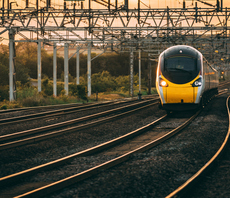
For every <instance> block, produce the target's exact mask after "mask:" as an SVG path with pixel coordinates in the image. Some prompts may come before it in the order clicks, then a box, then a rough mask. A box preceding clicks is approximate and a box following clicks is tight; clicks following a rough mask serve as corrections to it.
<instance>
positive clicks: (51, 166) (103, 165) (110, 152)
mask: <svg viewBox="0 0 230 198" xmlns="http://www.w3.org/2000/svg"><path fill="white" fill-rule="evenodd" d="M162 119H163V118H162ZM164 119H165V118H164ZM151 127H152V126H151ZM122 141H125V140H122ZM108 147H111V145H110V146H108ZM98 152H101V151H100V150H97V151H96V153H98ZM126 152H127V151H126ZM130 152H131V151H130ZM137 152H138V151H137ZM139 152H140V151H139ZM106 153H107V154H106V155H112V154H113V153H116V151H111V150H110V151H107V152H106ZM128 153H129V152H128ZM85 155H93V153H84V152H83V154H82V156H85ZM123 155H125V154H123ZM131 155H132V154H131ZM121 156H122V155H121ZM76 157H77V156H73V158H76ZM73 158H72V159H73ZM129 158H130V156H129V157H127V159H129ZM72 159H71V158H70V159H69V161H71V160H72ZM127 159H124V160H127ZM119 160H121V159H119ZM112 161H113V160H112ZM121 161H123V160H121ZM63 163H64V164H65V163H68V160H67V161H65V162H60V164H59V165H58V166H60V165H61V164H63ZM107 166H110V164H106V162H105V163H103V164H102V167H101V169H102V170H104V168H105V167H106V168H107ZM53 167H56V166H55V165H53V164H52V162H51V165H50V167H49V166H48V167H45V168H44V169H43V170H48V169H51V168H53ZM91 169H93V168H91ZM41 170H42V169H40V170H39V171H41ZM39 171H38V172H39ZM97 171H98V170H97V169H96V172H97ZM99 171H100V168H99ZM23 172H24V171H23ZM35 173H36V171H35V172H32V173H28V175H27V173H25V175H26V176H29V175H33V174H35ZM79 174H80V173H79ZM89 174H92V172H90V173H89ZM81 177H85V175H83V176H81ZM14 178H16V181H17V180H20V179H21V178H20V177H18V176H15V177H14ZM1 179H2V178H1ZM72 179H73V180H74V178H72ZM73 180H72V181H73ZM77 180H78V179H77ZM0 181H1V180H0ZM11 182H15V180H14V179H12V180H11V179H9V180H8V181H7V180H5V181H3V183H1V185H0V186H4V185H5V184H7V183H8V184H9V183H11ZM73 182H74V183H75V181H73ZM55 185H56V184H55ZM58 185H59V184H58ZM60 185H63V184H60ZM68 185H69V184H68ZM51 188H53V187H51ZM54 191H55V190H54ZM26 196H27V195H26ZM28 196H30V194H28ZM38 196H40V195H38ZM42 196H43V195H42ZM19 197H20V196H19ZM22 197H23V196H22ZM31 197H35V195H34V194H32V196H31Z"/></svg>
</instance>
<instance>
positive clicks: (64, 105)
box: [0, 94, 158, 114]
mask: <svg viewBox="0 0 230 198" xmlns="http://www.w3.org/2000/svg"><path fill="white" fill-rule="evenodd" d="M152 96H158V94H152V95H151V96H150V97H152ZM150 97H149V96H142V98H143V99H148V98H150ZM126 100H127V101H132V100H134V101H135V100H136V98H134V99H130V98H124V99H117V100H113V101H103V102H99V103H87V104H80V103H69V104H58V105H47V106H36V107H23V108H15V109H5V110H0V114H3V113H10V112H15V111H31V110H42V109H52V108H55V107H58V108H62V107H64V108H66V107H67V108H68V107H75V106H77V107H82V106H87V107H90V106H94V105H99V106H100V105H101V104H104V103H106V104H109V103H114V102H127V101H126Z"/></svg>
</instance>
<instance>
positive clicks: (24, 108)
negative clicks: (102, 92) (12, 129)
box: [0, 101, 112, 114]
mask: <svg viewBox="0 0 230 198" xmlns="http://www.w3.org/2000/svg"><path fill="white" fill-rule="evenodd" d="M109 102H112V101H106V102H102V103H109ZM98 104H100V103H98ZM86 105H89V106H90V105H95V104H92V103H87V104H80V103H70V104H59V105H47V106H37V107H23V108H15V109H5V110H0V114H4V113H10V112H15V111H32V110H42V109H52V108H55V107H61V108H62V107H65V108H66V107H75V106H78V107H81V106H86Z"/></svg>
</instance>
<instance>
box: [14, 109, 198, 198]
mask: <svg viewBox="0 0 230 198" xmlns="http://www.w3.org/2000/svg"><path fill="white" fill-rule="evenodd" d="M200 111H201V110H199V111H198V112H196V113H195V114H194V115H193V116H192V117H190V118H189V119H188V120H187V121H186V122H184V123H183V124H182V125H180V126H179V127H177V128H175V129H173V130H171V131H170V132H168V133H167V134H165V135H163V136H162V137H160V138H158V139H156V140H154V141H151V142H149V143H147V144H145V145H144V146H140V147H139V148H137V149H134V150H132V151H130V152H128V153H126V154H124V155H121V156H119V157H117V158H115V159H112V160H110V161H107V162H105V163H102V164H100V165H98V166H95V167H93V168H90V169H88V170H85V171H83V172H81V173H78V174H76V175H73V176H70V177H68V178H65V179H63V180H60V181H57V182H54V183H51V184H49V185H46V186H44V187H41V188H38V189H35V190H33V191H30V192H28V193H25V194H23V195H19V196H17V197H18V198H19V197H42V196H45V195H47V194H50V193H52V192H55V191H57V190H60V189H63V188H65V187H67V186H69V185H72V184H74V183H76V182H79V181H82V180H84V179H87V178H89V177H91V176H93V175H95V174H98V173H100V171H102V170H105V169H108V168H111V167H113V166H116V165H118V164H120V163H122V162H124V161H127V160H128V159H130V157H131V156H132V155H133V154H135V153H137V152H144V151H146V150H148V149H150V148H152V147H154V146H157V145H159V144H160V143H162V142H163V141H165V140H167V139H169V138H170V137H172V136H173V135H175V134H176V133H178V132H179V131H181V130H182V129H184V128H185V127H186V126H187V125H188V124H190V123H191V122H192V120H193V119H195V118H196V117H197V115H198V114H199V113H200ZM165 116H166V115H165ZM165 116H163V117H162V118H160V119H164V118H165ZM160 119H159V121H160ZM155 122H156V121H154V122H153V123H151V124H150V125H152V124H156V123H155ZM150 125H148V126H147V127H149V126H150ZM145 130H146V129H145Z"/></svg>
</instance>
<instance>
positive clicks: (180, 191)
mask: <svg viewBox="0 0 230 198" xmlns="http://www.w3.org/2000/svg"><path fill="white" fill-rule="evenodd" d="M229 99H230V96H229V97H228V98H227V101H226V107H227V111H228V118H229V127H228V132H227V134H226V137H225V139H224V141H223V143H222V145H221V147H220V148H219V150H218V151H217V152H216V153H215V155H213V157H212V158H211V159H210V160H209V161H208V162H207V163H206V164H205V165H204V166H203V167H202V168H201V169H200V170H198V171H197V172H196V173H195V174H194V175H193V176H192V177H190V178H189V179H188V180H187V181H186V182H185V183H184V184H182V185H181V186H179V187H178V188H177V189H176V190H174V191H173V192H172V193H170V194H169V195H168V196H167V198H172V197H186V195H188V193H189V192H190V190H191V189H193V187H194V185H195V184H197V183H198V182H199V181H200V180H201V179H202V177H204V176H205V175H207V173H208V171H210V169H212V168H213V166H214V165H215V163H216V162H217V160H219V159H220V157H221V156H222V154H223V153H224V151H225V149H226V147H227V144H228V143H229V136H230V110H229Z"/></svg>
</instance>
